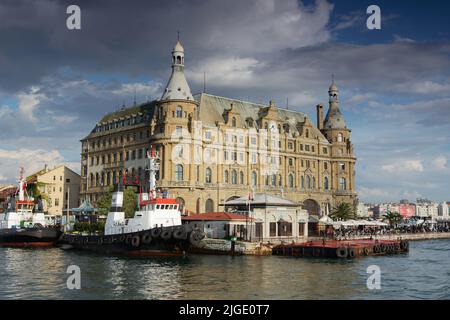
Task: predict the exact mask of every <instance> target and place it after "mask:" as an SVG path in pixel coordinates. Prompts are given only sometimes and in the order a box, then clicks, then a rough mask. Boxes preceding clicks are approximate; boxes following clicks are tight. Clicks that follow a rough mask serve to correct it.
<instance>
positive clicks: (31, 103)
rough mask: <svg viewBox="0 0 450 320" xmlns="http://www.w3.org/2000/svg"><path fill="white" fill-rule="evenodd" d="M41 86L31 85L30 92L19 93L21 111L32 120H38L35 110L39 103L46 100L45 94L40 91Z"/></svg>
mask: <svg viewBox="0 0 450 320" xmlns="http://www.w3.org/2000/svg"><path fill="white" fill-rule="evenodd" d="M38 92H39V87H31V89H30V91H29V92H23V93H20V94H18V95H17V98H18V100H19V111H20V112H21V113H22V115H23V116H24V117H25V118H26V119H28V120H29V121H31V122H36V120H37V119H36V117H35V114H34V112H35V110H36V109H37V107H38V105H39V103H41V101H42V100H45V98H46V97H45V95H43V94H40V93H38Z"/></svg>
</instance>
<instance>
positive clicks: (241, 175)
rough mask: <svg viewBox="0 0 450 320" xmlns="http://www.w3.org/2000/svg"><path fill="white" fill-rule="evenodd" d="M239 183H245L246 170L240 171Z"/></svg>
mask: <svg viewBox="0 0 450 320" xmlns="http://www.w3.org/2000/svg"><path fill="white" fill-rule="evenodd" d="M239 183H240V184H244V172H242V171H241V172H239Z"/></svg>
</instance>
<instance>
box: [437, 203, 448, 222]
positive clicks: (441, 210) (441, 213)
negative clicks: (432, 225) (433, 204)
mask: <svg viewBox="0 0 450 320" xmlns="http://www.w3.org/2000/svg"><path fill="white" fill-rule="evenodd" d="M436 219H437V220H438V221H439V220H441V221H442V220H450V202H441V203H439V205H438V214H437V217H436Z"/></svg>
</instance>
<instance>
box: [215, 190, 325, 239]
mask: <svg viewBox="0 0 450 320" xmlns="http://www.w3.org/2000/svg"><path fill="white" fill-rule="evenodd" d="M250 199H251V200H250V201H249V196H244V197H240V198H237V199H232V200H229V201H226V202H225V203H223V204H222V205H223V206H224V207H225V209H226V210H227V211H232V212H235V213H240V214H242V215H243V216H249V217H251V218H253V219H254V222H255V228H254V230H253V231H251V233H250V234H251V239H252V240H254V241H261V242H267V241H270V242H279V241H282V240H283V241H292V240H293V241H296V242H297V241H303V240H305V239H306V238H307V237H308V229H309V224H308V222H309V220H308V212H307V211H306V210H305V209H302V208H301V206H300V205H299V204H298V203H295V202H293V201H290V200H288V199H284V198H281V197H277V196H273V195H270V194H263V193H257V194H255V195H254V196H251V197H250ZM317 223H318V220H317V221H315V224H313V225H312V226H311V229H314V232H313V233H315V232H316V230H315V229H316V227H317Z"/></svg>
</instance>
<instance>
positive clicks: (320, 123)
mask: <svg viewBox="0 0 450 320" xmlns="http://www.w3.org/2000/svg"><path fill="white" fill-rule="evenodd" d="M316 109H317V129H319V130H323V104H321V103H320V104H318V105H317V106H316Z"/></svg>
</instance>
